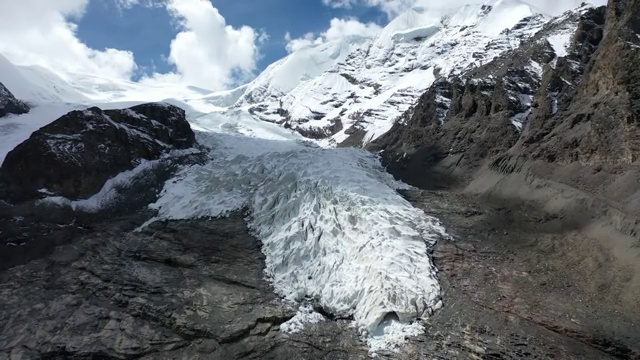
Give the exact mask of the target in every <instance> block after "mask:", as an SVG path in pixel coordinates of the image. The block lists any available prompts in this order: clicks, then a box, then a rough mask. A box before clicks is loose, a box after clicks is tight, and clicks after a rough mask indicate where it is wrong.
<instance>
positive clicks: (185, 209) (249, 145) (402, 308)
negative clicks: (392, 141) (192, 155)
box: [152, 133, 446, 334]
mask: <svg viewBox="0 0 640 360" xmlns="http://www.w3.org/2000/svg"><path fill="white" fill-rule="evenodd" d="M199 140H200V141H201V143H206V144H208V145H209V146H210V148H211V149H212V150H211V153H210V158H211V161H210V162H209V163H207V164H205V165H195V166H191V167H188V168H185V169H184V170H182V171H181V173H180V174H179V175H178V176H177V177H176V178H174V179H173V180H171V181H169V182H168V183H167V184H166V185H165V187H164V189H163V191H162V193H161V197H160V199H159V200H158V201H157V202H156V203H155V204H153V205H152V207H153V208H155V209H157V210H158V214H159V215H158V216H159V217H160V218H163V219H188V218H198V217H218V216H223V215H225V214H227V213H228V212H231V211H236V210H239V209H248V210H249V211H248V214H249V215H248V217H247V222H248V225H249V227H250V229H251V230H252V231H253V233H254V234H255V235H256V237H257V238H258V239H260V240H261V241H262V243H263V252H264V254H265V256H266V270H265V271H266V275H267V277H268V278H269V279H270V280H271V282H272V283H273V285H274V288H275V291H276V292H277V293H278V294H279V295H281V296H282V297H284V298H286V299H289V300H294V301H303V300H305V301H311V302H314V303H316V304H318V305H319V306H322V308H323V309H325V310H326V311H327V312H329V313H332V314H334V315H336V316H339V317H352V318H353V319H354V321H355V325H356V326H357V327H358V329H359V330H360V331H361V333H363V334H371V333H374V332H376V331H379V329H378V326H379V325H380V323H381V322H382V321H383V320H389V319H394V320H399V321H400V322H403V323H409V322H411V321H412V320H415V319H417V318H421V317H424V316H428V315H429V314H430V313H431V312H432V311H433V310H434V309H435V308H437V307H438V306H439V305H440V288H439V285H438V281H437V278H436V269H435V267H434V266H433V264H432V262H431V260H430V258H429V256H428V250H429V247H430V246H431V245H432V244H433V243H434V242H435V241H436V239H438V238H439V237H442V236H446V234H445V230H444V229H443V228H442V226H441V225H440V223H439V222H438V220H437V219H435V218H432V217H429V216H426V215H425V214H424V213H423V212H422V211H421V210H418V209H416V208H414V207H412V206H411V204H410V203H409V202H408V201H406V200H405V199H404V198H402V197H401V196H400V195H399V194H398V193H397V191H396V189H398V188H400V187H403V186H404V185H403V184H401V183H399V182H396V181H395V180H394V179H393V177H392V176H391V175H389V174H387V173H386V172H385V171H384V169H383V168H382V166H381V165H380V163H379V161H378V159H377V158H376V156H375V155H373V154H371V153H368V152H366V151H364V150H361V149H354V148H350V149H327V148H321V147H318V146H316V145H313V144H310V143H309V142H304V141H299V140H293V141H292V140H265V139H258V138H251V137H245V136H242V137H241V136H239V135H233V134H219V133H217V134H214V133H208V134H204V133H201V134H200V139H199ZM385 323H386V321H385Z"/></svg>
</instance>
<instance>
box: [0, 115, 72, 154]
mask: <svg viewBox="0 0 640 360" xmlns="http://www.w3.org/2000/svg"><path fill="white" fill-rule="evenodd" d="M76 109H78V107H77V106H74V105H65V104H52V105H46V106H38V107H35V108H33V109H31V111H29V113H27V114H23V115H12V116H7V117H4V118H2V119H1V121H0V164H2V162H4V158H5V157H6V156H7V154H8V153H9V151H11V150H13V148H15V147H16V146H18V145H19V144H20V143H21V142H23V141H25V140H27V139H28V138H29V136H31V134H32V133H33V132H34V131H36V130H38V129H39V128H41V127H43V126H45V125H47V124H49V123H50V122H52V121H53V120H55V119H57V118H59V117H61V116H62V115H64V114H66V113H68V112H69V111H72V110H76Z"/></svg>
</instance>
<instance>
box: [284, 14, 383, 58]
mask: <svg viewBox="0 0 640 360" xmlns="http://www.w3.org/2000/svg"><path fill="white" fill-rule="evenodd" d="M381 29H382V28H381V27H380V26H378V25H377V24H375V23H366V24H365V23H362V22H360V21H358V20H357V19H355V18H348V19H338V18H333V19H331V22H330V24H329V29H327V31H325V32H323V33H321V34H318V35H316V34H314V33H307V34H305V35H304V36H302V37H300V38H296V39H293V38H291V34H289V33H287V34H286V35H285V41H286V42H287V51H289V52H293V51H296V50H299V49H302V48H305V47H308V46H314V45H319V44H323V43H325V42H327V41H332V40H337V39H342V38H344V37H347V36H362V37H370V36H374V35H375V34H377V33H378V32H379V31H380V30H381Z"/></svg>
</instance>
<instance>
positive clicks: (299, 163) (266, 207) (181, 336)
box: [0, 0, 640, 360]
mask: <svg viewBox="0 0 640 360" xmlns="http://www.w3.org/2000/svg"><path fill="white" fill-rule="evenodd" d="M639 19H640V1H638V0H610V1H609V5H608V7H607V8H604V7H600V8H595V7H592V6H588V5H583V6H581V7H579V8H577V9H574V10H572V11H569V12H566V13H565V14H563V15H561V16H558V17H550V16H548V15H546V14H542V13H541V12H540V11H539V10H538V9H536V8H535V7H534V6H531V5H529V4H528V3H525V2H521V1H517V0H491V1H486V2H484V4H481V5H469V6H464V7H461V8H456V9H450V10H439V11H434V10H431V9H427V8H420V7H416V8H413V9H409V10H408V11H407V12H405V13H404V14H401V15H400V16H399V17H398V18H396V19H394V20H393V21H391V22H390V23H389V24H388V26H386V27H385V28H384V29H383V30H382V31H380V32H379V33H378V34H376V35H375V36H373V37H371V38H363V37H349V38H345V39H342V40H336V41H330V42H326V43H322V44H319V45H316V46H309V47H305V48H301V49H298V50H296V51H294V52H292V53H290V54H289V55H288V56H287V57H286V58H284V59H282V60H280V61H278V62H276V63H275V64H273V65H272V66H270V67H269V68H268V69H267V70H265V71H264V72H263V73H262V74H260V75H259V76H258V77H257V78H256V79H255V80H254V81H253V82H251V83H250V84H247V85H244V86H241V87H238V88H235V89H231V90H227V91H219V92H214V93H210V92H208V91H207V90H205V89H199V88H194V87H189V86H182V85H175V84H161V83H157V82H154V81H152V80H149V79H146V80H145V81H142V82H139V83H135V82H130V81H126V80H122V79H108V78H102V77H100V76H92V75H88V74H71V73H62V72H61V73H56V72H52V71H50V70H48V69H43V68H35V67H24V66H14V65H13V64H11V63H9V62H6V61H5V64H4V65H2V66H3V69H4V70H6V71H5V72H0V80H2V81H5V80H6V83H7V84H8V85H7V88H8V90H10V91H13V88H15V89H17V91H16V94H17V95H16V96H17V97H18V98H19V99H20V98H23V99H26V100H28V101H29V105H33V107H32V109H31V111H30V112H29V113H27V114H22V115H12V116H8V117H5V118H3V119H2V121H0V159H4V165H3V166H2V167H1V168H0V176H1V177H2V178H3V184H0V245H3V246H4V247H3V251H2V252H0V260H2V261H0V301H1V302H2V303H3V304H4V306H2V307H0V319H2V320H3V321H4V323H7V324H8V325H7V326H5V327H4V328H3V329H1V330H0V334H2V336H0V357H3V356H4V357H7V358H9V357H11V358H34V359H37V358H94V357H100V358H116V359H121V358H145V359H156V358H158V359H159V358H167V357H170V358H189V359H192V358H193V359H200V358H202V359H210V358H213V359H235V358H264V359H283V358H301V357H302V358H310V359H314V358H336V359H352V358H363V359H364V358H368V357H375V356H379V357H381V358H389V359H411V358H442V359H454V358H455V359H458V358H460V359H479V358H483V359H484V358H487V359H489V358H496V359H527V358H537V359H547V358H562V359H565V358H566V359H593V360H601V359H637V358H638V357H639V356H640V347H639V345H638V344H640V341H639V337H638V330H637V325H638V324H639V323H640V310H639V309H638V306H637V303H638V298H640V282H639V281H638V280H639V279H640V277H639V276H638V274H640V265H639V264H640V262H638V259H639V258H640V252H639V251H638V249H639V248H640V244H639V243H638V234H640V213H639V212H638V211H639V210H638V209H640V195H639V194H640V183H639V182H638V179H640V164H639V161H640V160H639V155H640V145H639V144H640V142H639V140H638V139H640V133H639V132H640V130H639V129H640V127H639V126H638V106H637V99H638V97H639V93H638V83H639V81H638V80H639V79H638V68H639V67H638V66H639V65H640V64H639V59H640V57H639V56H638V51H637V50H638V48H640V41H639V39H640V37H639V35H638V33H639V30H640V25H639V23H640V21H639ZM153 99H165V100H166V101H165V102H164V103H157V104H151V105H138V104H139V103H140V102H142V101H151V100H153ZM134 105H136V106H134ZM94 106H100V108H97V107H94ZM179 108H180V109H179ZM113 109H117V110H113ZM187 125H190V128H191V130H193V133H192V132H191V130H190V129H189V126H187ZM38 128H40V129H39V130H38ZM176 140H178V141H177V142H176ZM337 145H339V146H337ZM349 145H351V146H349ZM5 156H6V158H5ZM52 165H53V166H52ZM394 177H395V179H394ZM398 180H400V181H398ZM407 184H410V185H413V186H409V185H407ZM42 304H45V305H42ZM34 329H36V330H37V331H36V330H34ZM96 339H99V340H100V341H96Z"/></svg>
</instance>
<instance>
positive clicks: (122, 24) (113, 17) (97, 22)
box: [77, 0, 387, 78]
mask: <svg viewBox="0 0 640 360" xmlns="http://www.w3.org/2000/svg"><path fill="white" fill-rule="evenodd" d="M212 3H213V5H214V6H215V7H216V8H217V9H218V10H219V11H220V13H221V15H222V16H224V18H225V19H226V22H227V24H228V25H231V26H233V27H240V26H243V25H248V26H251V27H252V28H254V29H256V30H262V31H265V32H266V33H267V34H268V35H269V39H268V40H267V41H266V42H264V43H263V44H261V46H260V53H261V54H262V56H261V57H260V58H259V61H258V64H257V68H258V69H257V71H260V70H262V69H264V68H265V67H266V66H268V65H269V64H271V63H272V62H274V61H276V60H278V59H280V58H282V57H283V56H285V55H286V54H287V51H286V48H285V46H286V41H285V40H284V37H285V34H286V33H287V32H289V33H290V34H291V36H292V37H293V38H297V37H301V36H303V35H304V34H306V33H308V32H314V33H320V32H322V31H325V30H326V29H327V28H328V27H329V21H330V20H331V19H332V18H348V17H355V18H357V19H359V20H360V21H361V22H374V23H378V24H384V23H385V22H386V21H387V17H386V15H385V14H384V13H383V12H382V11H381V10H380V8H378V7H367V6H353V7H351V8H349V9H335V8H331V7H329V6H325V5H323V4H322V1H321V0H217V1H212ZM77 24H78V29H77V36H78V38H79V39H80V40H81V41H82V42H84V43H85V44H87V45H88V46H89V47H91V48H94V49H98V50H102V49H105V48H117V49H121V50H129V51H132V52H133V54H134V56H135V60H136V63H137V64H138V67H139V69H138V71H137V72H136V74H135V75H134V78H138V77H140V76H141V75H142V74H144V73H147V74H149V73H152V72H161V73H166V72H169V71H174V70H175V69H174V66H173V65H171V64H169V63H168V62H167V61H166V56H168V54H169V52H170V47H169V46H170V43H171V40H172V39H173V38H174V37H175V36H176V34H177V33H178V31H179V30H178V28H177V27H176V23H175V21H173V20H172V18H171V16H170V15H169V13H168V12H167V10H166V8H164V7H147V6H141V5H134V6H132V7H131V8H128V9H126V8H125V9H123V8H120V7H118V6H116V5H115V3H114V2H113V1H111V0H91V1H90V2H89V5H88V7H87V8H86V10H85V14H84V16H83V17H82V18H81V19H80V21H78V22H77Z"/></svg>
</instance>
